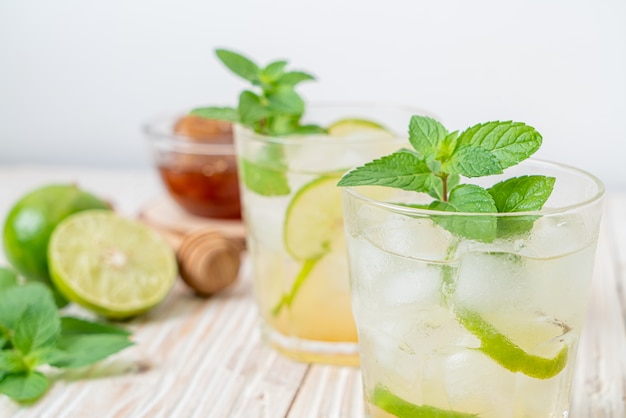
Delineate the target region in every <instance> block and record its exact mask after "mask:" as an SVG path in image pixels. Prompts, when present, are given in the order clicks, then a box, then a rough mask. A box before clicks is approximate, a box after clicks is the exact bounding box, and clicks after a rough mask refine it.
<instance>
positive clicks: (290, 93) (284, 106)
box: [267, 87, 304, 115]
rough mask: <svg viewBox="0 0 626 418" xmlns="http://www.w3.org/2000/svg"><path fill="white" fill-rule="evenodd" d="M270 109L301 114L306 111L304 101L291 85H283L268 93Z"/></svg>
mask: <svg viewBox="0 0 626 418" xmlns="http://www.w3.org/2000/svg"><path fill="white" fill-rule="evenodd" d="M267 100H268V101H269V109H270V110H271V111H274V112H277V113H288V114H291V115H301V114H302V113H304V101H303V100H302V98H301V97H300V96H299V95H298V93H296V92H295V91H294V90H293V89H292V88H290V87H281V88H278V89H276V90H275V91H273V92H271V93H268V94H267Z"/></svg>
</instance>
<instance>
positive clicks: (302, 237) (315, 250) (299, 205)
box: [284, 175, 343, 261]
mask: <svg viewBox="0 0 626 418" xmlns="http://www.w3.org/2000/svg"><path fill="white" fill-rule="evenodd" d="M339 178H340V177H339V176H336V175H329V176H322V177H318V178H316V179H315V180H313V181H311V182H310V183H307V184H305V185H304V186H302V188H300V190H298V191H297V192H296V194H295V195H294V196H293V199H291V202H290V203H289V206H288V207H287V214H286V216H285V227H284V242H285V247H286V248H287V251H288V252H289V254H291V256H293V258H295V259H296V260H301V261H304V260H312V259H317V258H319V257H321V256H323V255H324V254H326V253H328V252H329V251H330V247H331V243H332V241H334V240H335V239H336V238H337V236H338V235H341V234H343V212H342V205H341V189H340V188H339V187H337V182H338V181H339Z"/></svg>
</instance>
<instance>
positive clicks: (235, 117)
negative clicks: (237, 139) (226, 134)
mask: <svg viewBox="0 0 626 418" xmlns="http://www.w3.org/2000/svg"><path fill="white" fill-rule="evenodd" d="M189 114H190V115H193V116H199V117H201V118H205V119H216V120H223V121H226V122H233V123H237V122H239V111H238V110H237V109H234V108H232V107H199V108H197V109H193V110H192V111H191V112H189Z"/></svg>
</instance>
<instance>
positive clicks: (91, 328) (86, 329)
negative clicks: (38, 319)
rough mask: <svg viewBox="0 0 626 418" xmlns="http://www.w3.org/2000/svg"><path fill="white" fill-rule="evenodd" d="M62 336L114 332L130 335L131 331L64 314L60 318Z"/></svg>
mask: <svg viewBox="0 0 626 418" xmlns="http://www.w3.org/2000/svg"><path fill="white" fill-rule="evenodd" d="M61 328H62V335H63V336H70V335H84V334H115V335H123V336H127V337H128V336H130V335H131V333H130V332H129V331H127V330H125V329H124V328H121V327H117V326H114V325H110V324H104V323H101V322H92V321H88V320H86V319H82V318H75V317H72V316H64V317H62V318H61Z"/></svg>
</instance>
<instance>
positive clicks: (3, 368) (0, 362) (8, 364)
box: [0, 350, 28, 374]
mask: <svg viewBox="0 0 626 418" xmlns="http://www.w3.org/2000/svg"><path fill="white" fill-rule="evenodd" d="M27 370H28V367H27V366H26V364H25V363H24V357H23V356H22V354H21V353H20V352H19V351H16V350H2V351H0V374H1V373H3V372H4V373H5V374H6V373H17V372H23V371H27Z"/></svg>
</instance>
